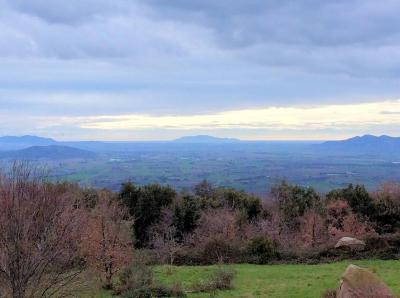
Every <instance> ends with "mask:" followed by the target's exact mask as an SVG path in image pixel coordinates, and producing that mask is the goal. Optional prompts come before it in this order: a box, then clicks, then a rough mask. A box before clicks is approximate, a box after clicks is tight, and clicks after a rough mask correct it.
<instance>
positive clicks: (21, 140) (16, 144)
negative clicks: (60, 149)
mask: <svg viewBox="0 0 400 298" xmlns="http://www.w3.org/2000/svg"><path fill="white" fill-rule="evenodd" d="M55 144H57V141H55V140H53V139H49V138H42V137H37V136H29V135H27V136H18V137H17V136H5V137H0V150H18V149H24V148H28V147H32V146H49V145H55Z"/></svg>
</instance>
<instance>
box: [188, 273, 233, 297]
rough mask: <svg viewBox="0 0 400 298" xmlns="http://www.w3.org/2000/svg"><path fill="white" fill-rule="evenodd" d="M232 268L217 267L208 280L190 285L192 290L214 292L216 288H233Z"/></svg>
mask: <svg viewBox="0 0 400 298" xmlns="http://www.w3.org/2000/svg"><path fill="white" fill-rule="evenodd" d="M235 275H236V272H235V271H234V270H231V269H228V268H224V267H219V268H218V269H217V270H216V271H215V272H214V273H213V274H212V275H211V276H210V277H209V279H208V280H206V281H204V282H199V283H195V284H193V285H192V289H193V291H194V292H215V291H217V290H221V291H224V290H230V289H232V288H233V279H234V277H235Z"/></svg>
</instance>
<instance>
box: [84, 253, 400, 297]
mask: <svg viewBox="0 0 400 298" xmlns="http://www.w3.org/2000/svg"><path fill="white" fill-rule="evenodd" d="M349 264H356V265H359V266H362V267H365V268H368V269H369V270H371V271H372V272H374V273H376V274H377V275H378V276H379V277H380V278H381V279H382V280H383V281H384V282H385V283H386V284H387V285H388V286H389V287H390V288H391V289H392V290H393V292H394V293H395V294H396V295H397V296H398V297H400V261H382V260H368V261H343V262H338V263H332V264H319V265H249V264H240V265H228V267H229V268H232V269H234V270H235V271H236V272H237V275H236V277H235V280H234V289H233V290H229V291H220V292H218V293H217V296H216V297H221V298H224V297H242V298H251V297H272V298H286V297H287V298H314V297H315V298H319V297H320V296H321V293H322V292H323V291H324V290H325V289H332V288H336V287H337V286H338V283H339V280H340V276H341V274H342V273H343V272H344V270H345V269H346V267H347V266H348V265H349ZM216 269H217V266H182V267H172V269H171V268H168V267H166V266H157V267H155V268H154V273H155V277H156V279H157V280H159V281H161V282H163V283H165V284H169V285H172V284H174V283H177V282H181V283H182V284H183V286H184V288H185V289H186V290H190V288H191V285H192V284H193V283H195V282H201V281H206V280H207V278H208V277H209V276H210V275H211V274H212V273H213V272H214V270H216ZM80 297H81V298H112V297H113V296H112V295H111V294H110V293H108V292H106V291H99V292H96V293H94V292H93V291H92V292H87V293H84V294H82V295H81V296H80ZM188 297H189V298H196V297H207V298H209V297H211V296H210V294H207V293H190V294H189V295H188Z"/></svg>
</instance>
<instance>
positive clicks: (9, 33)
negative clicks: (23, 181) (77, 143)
mask: <svg viewBox="0 0 400 298" xmlns="http://www.w3.org/2000/svg"><path fill="white" fill-rule="evenodd" d="M399 13H400V1H398V0H385V1H376V0H335V1H329V0H327V1H321V0H266V1H261V0H229V1H228V0H224V1H223V0H191V1H187V0H168V1H165V0H69V1H54V0H35V1H26V0H0V135H25V134H33V135H40V136H45V137H53V138H55V139H58V140H113V141H115V140H168V139H174V138H177V137H180V136H184V135H197V134H210V135H214V136H220V137H235V138H241V139H247V140H328V139H342V138H347V137H351V136H354V135H362V134H376V135H380V134H388V135H393V136H400V130H399V129H400V29H399V28H400V18H399V17H398V16H399Z"/></svg>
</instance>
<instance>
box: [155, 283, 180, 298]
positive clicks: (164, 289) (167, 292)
mask: <svg viewBox="0 0 400 298" xmlns="http://www.w3.org/2000/svg"><path fill="white" fill-rule="evenodd" d="M152 294H153V296H152V297H186V293H185V291H184V289H183V287H182V284H181V283H174V284H173V285H172V286H166V285H164V284H158V285H155V286H154V287H153V290H152Z"/></svg>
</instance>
